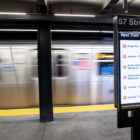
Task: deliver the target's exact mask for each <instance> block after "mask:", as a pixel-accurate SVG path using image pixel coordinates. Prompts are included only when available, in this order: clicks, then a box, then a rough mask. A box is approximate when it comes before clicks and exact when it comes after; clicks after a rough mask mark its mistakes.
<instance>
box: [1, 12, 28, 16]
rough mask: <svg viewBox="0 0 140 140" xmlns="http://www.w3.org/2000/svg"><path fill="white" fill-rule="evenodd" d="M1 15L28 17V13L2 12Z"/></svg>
mask: <svg viewBox="0 0 140 140" xmlns="http://www.w3.org/2000/svg"><path fill="white" fill-rule="evenodd" d="M0 15H27V13H19V12H0Z"/></svg>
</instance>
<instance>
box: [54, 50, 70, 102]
mask: <svg viewBox="0 0 140 140" xmlns="http://www.w3.org/2000/svg"><path fill="white" fill-rule="evenodd" d="M68 59H69V53H68V50H65V49H53V52H52V62H53V63H52V75H53V78H52V81H53V103H54V105H66V104H67V94H68V67H69V64H68V63H69V61H68Z"/></svg>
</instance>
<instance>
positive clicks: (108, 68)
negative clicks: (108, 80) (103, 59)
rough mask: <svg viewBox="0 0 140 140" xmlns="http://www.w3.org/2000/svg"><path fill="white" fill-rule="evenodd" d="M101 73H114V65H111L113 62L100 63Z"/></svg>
mask: <svg viewBox="0 0 140 140" xmlns="http://www.w3.org/2000/svg"><path fill="white" fill-rule="evenodd" d="M101 75H114V65H113V63H103V64H101Z"/></svg>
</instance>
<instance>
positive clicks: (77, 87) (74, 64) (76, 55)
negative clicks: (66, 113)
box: [68, 47, 92, 105]
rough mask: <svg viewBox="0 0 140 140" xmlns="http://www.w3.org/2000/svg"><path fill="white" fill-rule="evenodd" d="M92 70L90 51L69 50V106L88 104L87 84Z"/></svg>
mask: <svg viewBox="0 0 140 140" xmlns="http://www.w3.org/2000/svg"><path fill="white" fill-rule="evenodd" d="M91 69H92V61H91V49H88V48H84V47H81V48H76V47H75V48H73V49H72V50H71V69H70V79H69V98H68V102H69V103H70V104H74V105H75V104H77V105H80V104H81V105H82V104H89V103H90V93H89V82H90V79H91V77H90V75H91Z"/></svg>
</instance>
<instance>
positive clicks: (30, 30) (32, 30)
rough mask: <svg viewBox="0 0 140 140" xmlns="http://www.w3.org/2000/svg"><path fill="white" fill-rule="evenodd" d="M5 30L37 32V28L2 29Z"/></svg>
mask: <svg viewBox="0 0 140 140" xmlns="http://www.w3.org/2000/svg"><path fill="white" fill-rule="evenodd" d="M0 31H3V32H37V30H36V29H0Z"/></svg>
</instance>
